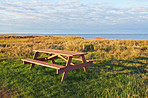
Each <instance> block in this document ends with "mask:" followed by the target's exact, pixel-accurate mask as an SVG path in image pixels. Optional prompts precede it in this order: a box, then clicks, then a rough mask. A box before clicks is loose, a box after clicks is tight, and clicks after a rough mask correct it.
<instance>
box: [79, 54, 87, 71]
mask: <svg viewBox="0 0 148 98" xmlns="http://www.w3.org/2000/svg"><path fill="white" fill-rule="evenodd" d="M81 58H82V62H83V63H86V59H85V57H84V55H81ZM83 68H84V72H88V69H87V67H83Z"/></svg>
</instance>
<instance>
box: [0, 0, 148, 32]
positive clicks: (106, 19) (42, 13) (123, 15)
mask: <svg viewBox="0 0 148 98" xmlns="http://www.w3.org/2000/svg"><path fill="white" fill-rule="evenodd" d="M146 21H148V7H147V6H144V7H143V6H141V7H129V8H114V7H112V6H109V5H108V4H106V3H103V2H98V3H91V4H90V3H82V2H78V1H77V0H72V1H66V2H64V1H61V2H45V1H42V0H36V1H33V0H30V1H20V0H16V2H12V1H10V0H6V2H3V3H1V4H0V25H7V24H8V25H14V26H16V28H17V27H22V28H23V27H24V29H25V27H26V28H28V27H30V28H31V27H32V28H33V29H35V27H38V28H46V29H49V30H50V29H52V28H54V29H60V28H61V29H62V28H65V29H69V28H71V29H72V28H73V29H74V28H75V27H76V28H79V27H82V28H85V26H88V27H94V29H97V28H96V27H104V26H114V25H118V26H119V25H121V26H122V25H123V24H124V25H126V24H132V25H134V24H135V23H136V24H138V23H139V24H142V23H145V22H146ZM147 24H148V23H147ZM40 25H42V26H41V27H40Z"/></svg>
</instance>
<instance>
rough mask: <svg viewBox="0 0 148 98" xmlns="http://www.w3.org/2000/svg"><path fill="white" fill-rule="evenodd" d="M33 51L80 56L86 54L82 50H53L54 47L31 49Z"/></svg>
mask: <svg viewBox="0 0 148 98" xmlns="http://www.w3.org/2000/svg"><path fill="white" fill-rule="evenodd" d="M33 51H35V52H43V53H50V54H60V55H64V56H80V55H85V54H87V53H84V52H73V51H65V50H54V49H39V50H33Z"/></svg>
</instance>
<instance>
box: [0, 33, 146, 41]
mask: <svg viewBox="0 0 148 98" xmlns="http://www.w3.org/2000/svg"><path fill="white" fill-rule="evenodd" d="M101 35H102V36H101ZM132 35H134V36H136V37H138V38H141V37H139V36H141V34H138V35H137V34H132ZM0 36H54V37H57V36H60V37H70V36H73V37H81V38H84V39H99V40H100V39H112V40H114V39H118V40H148V34H146V35H144V37H145V38H146V39H134V38H129V37H131V34H128V35H124V34H123V35H122V34H95V35H93V36H90V34H89V35H88V34H66V35H65V34H48V35H46V34H41V35H34V34H0ZM103 36H105V37H103ZM126 36H128V37H127V38H126ZM107 37H109V38H107ZM113 37H114V38H113ZM115 37H117V38H115ZM118 37H120V38H118ZM123 37H124V38H123ZM20 38H21V37H20Z"/></svg>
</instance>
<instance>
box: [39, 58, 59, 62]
mask: <svg viewBox="0 0 148 98" xmlns="http://www.w3.org/2000/svg"><path fill="white" fill-rule="evenodd" d="M48 58H49V57H44V58H38V59H37V60H40V61H47V60H52V59H57V58H58V57H53V58H50V59H48Z"/></svg>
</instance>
